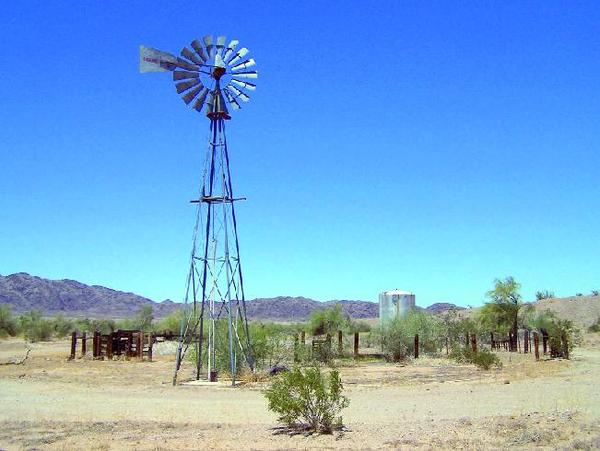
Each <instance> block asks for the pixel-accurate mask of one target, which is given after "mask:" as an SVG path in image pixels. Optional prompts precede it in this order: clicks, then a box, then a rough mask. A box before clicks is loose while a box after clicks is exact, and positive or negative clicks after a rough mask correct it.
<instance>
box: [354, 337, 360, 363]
mask: <svg viewBox="0 0 600 451" xmlns="http://www.w3.org/2000/svg"><path fill="white" fill-rule="evenodd" d="M358 340H359V338H358V332H354V358H357V357H358V344H359V342H358Z"/></svg>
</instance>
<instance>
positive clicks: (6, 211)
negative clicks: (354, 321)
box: [0, 1, 600, 305]
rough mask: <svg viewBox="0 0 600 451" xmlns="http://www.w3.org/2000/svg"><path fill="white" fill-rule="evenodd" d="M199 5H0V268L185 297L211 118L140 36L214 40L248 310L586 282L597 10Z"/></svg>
mask: <svg viewBox="0 0 600 451" xmlns="http://www.w3.org/2000/svg"><path fill="white" fill-rule="evenodd" d="M155 3H160V6H157V5H156V4H155ZM217 5H219V3H215V2H213V3H207V2H202V3H201V2H175V1H169V2H141V1H128V2H117V1H103V2H99V1H98V2H74V1H73V2H64V1H38V2H33V1H29V2H6V3H4V4H3V5H2V11H1V12H0V30H1V31H0V35H1V37H2V39H0V50H1V54H2V59H1V62H0V99H1V100H0V102H1V108H0V127H1V130H2V133H1V135H0V151H1V159H0V212H1V214H0V273H1V274H3V275H6V274H10V273H13V272H18V271H25V272H29V273H31V274H35V275H39V276H42V277H49V278H71V279H77V280H80V281H82V282H85V283H90V284H101V285H105V286H109V287H111V288H115V289H119V290H125V291H133V292H135V293H138V294H141V295H144V296H148V297H150V298H152V299H154V300H163V299H165V298H171V299H181V297H182V294H183V290H184V282H185V276H186V272H187V265H188V256H189V251H190V246H191V232H192V226H193V220H194V207H192V206H190V204H188V200H189V199H191V198H193V196H194V194H195V193H196V191H197V186H198V184H199V183H200V180H199V177H200V172H201V163H202V159H203V156H204V152H205V149H206V139H207V129H208V121H207V119H206V118H205V117H204V116H201V115H199V114H197V113H194V112H192V111H191V110H190V109H189V108H186V107H185V105H184V104H183V102H182V101H181V100H180V99H179V98H178V96H177V95H176V93H175V90H174V87H173V83H172V81H171V78H170V74H168V73H167V74H139V73H138V68H137V64H138V46H139V45H140V44H144V45H148V46H152V47H156V48H160V49H164V50H167V51H170V52H173V53H177V52H179V50H180V49H181V48H182V47H183V46H185V45H187V44H188V43H189V42H190V41H191V40H192V39H194V38H196V37H201V36H202V35H204V34H208V33H214V34H217V33H218V34H221V33H222V34H226V35H227V36H228V37H236V38H238V39H239V40H240V42H241V43H242V44H243V45H245V46H247V47H248V48H249V49H250V50H251V51H252V56H254V57H255V58H256V60H257V63H258V65H257V68H258V70H259V72H260V78H259V80H258V85H259V88H258V89H257V91H256V92H255V95H254V96H253V99H252V102H251V103H250V104H248V105H247V107H246V106H245V105H244V107H245V108H244V109H243V110H242V111H240V112H237V113H236V114H234V118H233V120H232V121H230V123H229V126H228V140H229V145H230V152H231V157H232V169H233V177H234V185H235V191H236V194H238V195H242V196H247V197H248V201H247V202H245V203H243V204H240V205H239V207H238V219H239V223H240V240H241V252H242V259H243V264H244V271H245V280H246V292H247V295H248V297H249V298H253V297H259V296H260V297H267V296H276V295H303V296H307V297H312V298H315V299H318V300H329V299H364V300H375V299H376V298H377V293H378V292H380V291H382V290H385V289H393V288H401V289H407V290H412V291H414V292H415V293H416V295H417V303H418V304H420V305H428V304H430V303H432V302H435V301H452V302H455V303H458V304H461V305H468V304H471V305H477V304H480V303H481V302H482V301H483V295H484V293H485V291H486V290H488V289H489V288H490V287H491V285H492V282H493V280H494V278H496V277H505V276H507V275H513V276H514V277H515V278H516V279H517V280H518V281H520V282H521V283H522V284H523V295H524V297H525V298H527V299H530V298H532V297H533V293H534V292H535V291H536V290H538V289H550V290H553V291H555V292H556V294H557V295H571V294H574V293H576V292H585V293H587V292H589V291H590V290H592V289H598V288H600V258H599V256H600V241H599V239H598V237H599V232H600V153H599V148H600V34H599V33H598V30H599V28H598V27H599V25H600V5H599V4H598V2H597V1H589V2H565V1H561V2H558V1H556V2H555V1H539V2H527V1H525V2H524V1H496V2H492V1H490V2H481V1H473V2H466V1H464V2H463V1H461V2H448V1H440V2H423V1H415V2H401V1H389V2H381V1H380V2H352V1H344V2H342V1H321V2H311V1H302V2H287V1H285V2H284V1H280V2H277V1H264V2H250V1H243V2H223V3H222V7H221V8H220V9H217V8H215V6H217Z"/></svg>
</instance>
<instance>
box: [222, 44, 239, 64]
mask: <svg viewBox="0 0 600 451" xmlns="http://www.w3.org/2000/svg"><path fill="white" fill-rule="evenodd" d="M239 43H240V41H238V40H237V39H232V40H231V42H230V43H229V45H228V46H227V48H226V49H225V53H223V60H225V62H227V58H229V57H230V56H234V55H235V54H234V53H233V49H235V48H236V47H237V46H238V44H239Z"/></svg>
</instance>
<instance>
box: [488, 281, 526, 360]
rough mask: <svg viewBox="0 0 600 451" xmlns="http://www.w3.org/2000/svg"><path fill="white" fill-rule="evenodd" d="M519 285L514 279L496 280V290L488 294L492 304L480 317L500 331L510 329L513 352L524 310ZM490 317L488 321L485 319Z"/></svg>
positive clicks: (515, 347)
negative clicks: (520, 313)
mask: <svg viewBox="0 0 600 451" xmlns="http://www.w3.org/2000/svg"><path fill="white" fill-rule="evenodd" d="M520 289H521V284H519V283H518V282H517V281H516V280H515V279H514V278H513V277H506V278H505V279H504V280H501V279H496V280H495V281H494V289H493V290H490V291H488V292H487V297H488V298H489V299H490V302H488V303H486V304H485V306H484V308H483V309H482V310H481V313H480V317H483V319H484V323H485V322H487V323H492V322H493V323H495V324H496V325H497V328H498V329H505V328H508V329H509V331H510V333H511V337H512V339H511V341H510V348H511V351H516V350H517V332H518V329H519V312H520V311H521V309H522V308H523V301H522V299H521V294H520V293H519V290H520ZM485 316H488V319H487V320H486V319H485Z"/></svg>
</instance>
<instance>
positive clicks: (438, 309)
mask: <svg viewBox="0 0 600 451" xmlns="http://www.w3.org/2000/svg"><path fill="white" fill-rule="evenodd" d="M452 309H456V310H464V309H465V308H464V307H459V306H458V305H454V304H451V303H450V302H436V303H435V304H431V305H430V306H429V307H427V308H426V309H425V311H427V312H429V313H443V312H445V311H447V310H452Z"/></svg>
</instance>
